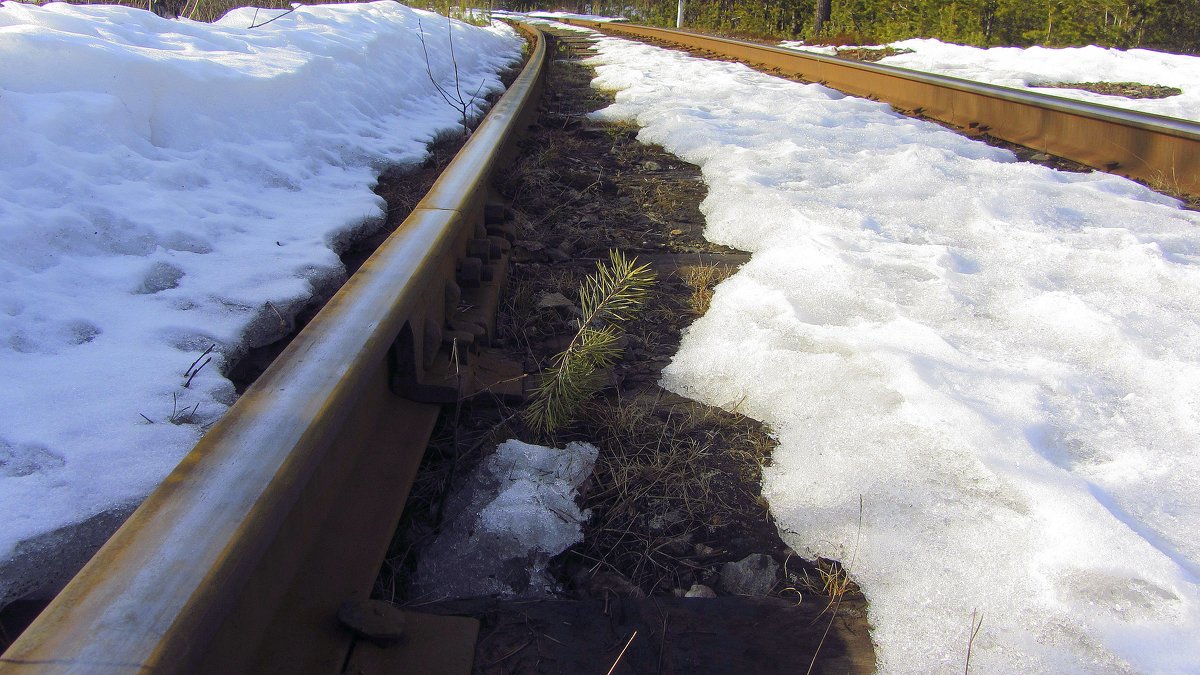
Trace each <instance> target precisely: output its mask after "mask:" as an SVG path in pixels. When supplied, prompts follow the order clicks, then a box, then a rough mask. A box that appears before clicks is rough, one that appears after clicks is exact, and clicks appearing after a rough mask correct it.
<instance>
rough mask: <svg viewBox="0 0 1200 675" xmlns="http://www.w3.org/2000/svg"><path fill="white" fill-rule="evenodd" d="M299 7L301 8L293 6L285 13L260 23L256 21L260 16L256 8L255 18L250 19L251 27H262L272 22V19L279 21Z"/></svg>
mask: <svg viewBox="0 0 1200 675" xmlns="http://www.w3.org/2000/svg"><path fill="white" fill-rule="evenodd" d="M297 9H300V7H299V6H297V7H293V8H291V9H289V10H288V11H286V12H284V13H283V14H280V15H279V16H277V17H275V18H273V19H267V20H266V21H264V22H262V23H259V24H256V23H254V20H255V19H257V18H258V10H257V9H255V10H254V19H251V20H250V27H251V28H261V27H263V26H265V25H267V24H269V23H271V22H272V21H278V20H279V19H282V18H283V17H285V16H287V15H288V14H291V13H292V12H294V11H296V10H297Z"/></svg>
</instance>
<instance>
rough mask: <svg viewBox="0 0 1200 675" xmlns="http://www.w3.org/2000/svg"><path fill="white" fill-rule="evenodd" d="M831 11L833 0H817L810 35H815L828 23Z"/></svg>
mask: <svg viewBox="0 0 1200 675" xmlns="http://www.w3.org/2000/svg"><path fill="white" fill-rule="evenodd" d="M832 11H833V0H817V11H816V14H815V15H814V16H813V29H812V36H813V37H817V36H819V35H820V34H821V31H823V30H825V24H827V23H829V15H830V13H831V12H832Z"/></svg>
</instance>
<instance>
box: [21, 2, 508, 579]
mask: <svg viewBox="0 0 1200 675" xmlns="http://www.w3.org/2000/svg"><path fill="white" fill-rule="evenodd" d="M279 14H281V12H280V11H278V10H261V11H260V10H253V9H239V10H236V11H233V12H231V13H230V14H229V15H227V16H225V17H224V18H223V19H221V20H220V21H218V22H216V23H215V24H211V25H210V24H203V23H196V22H192V21H187V20H178V21H169V20H165V19H162V18H159V17H158V16H156V15H154V14H152V13H150V12H147V11H142V10H137V9H131V8H127V7H119V6H101V5H91V6H70V5H65V4H57V3H55V4H49V5H45V6H42V7H37V6H32V5H24V4H17V3H14V2H4V3H2V4H0V128H3V130H4V146H5V147H4V150H3V152H2V153H0V382H2V383H3V384H2V385H0V513H3V514H4V517H3V518H2V519H0V561H3V560H5V559H6V558H8V557H9V555H10V554H11V553H12V552H13V550H14V546H15V545H16V544H17V543H18V542H20V541H22V540H25V539H28V538H30V537H34V536H36V535H39V534H42V533H45V532H48V531H50V530H53V529H55V528H58V527H60V526H64V525H69V524H72V523H76V522H79V521H82V520H83V519H85V518H87V517H89V516H91V515H93V514H96V513H98V512H101V511H104V510H107V509H110V508H112V507H113V506H114V505H116V504H122V503H127V502H131V501H137V500H140V499H141V498H142V497H143V496H145V495H146V494H147V492H148V491H149V490H150V489H152V488H153V487H154V486H155V484H157V483H158V481H159V480H160V479H161V478H162V477H163V476H164V475H165V474H166V473H167V472H168V471H169V470H170V469H171V468H172V467H173V466H174V465H175V464H176V462H178V460H179V459H180V457H182V456H183V454H184V453H185V452H187V450H188V449H190V448H191V447H192V445H193V444H194V443H195V442H196V440H197V438H198V437H199V436H200V434H201V432H202V430H203V429H204V428H205V427H207V426H208V425H210V424H212V423H213V422H214V421H215V420H216V419H217V418H218V417H220V415H221V414H222V413H223V412H224V411H225V410H226V408H227V407H228V406H229V405H230V404H231V403H233V401H234V398H235V395H234V390H233V386H232V385H231V384H230V382H229V381H228V380H227V379H225V377H223V376H222V374H221V373H222V369H223V367H225V366H226V364H228V363H229V361H230V359H231V358H235V357H236V356H237V355H239V354H240V353H242V352H243V351H244V350H245V349H247V348H249V347H253V346H256V345H260V344H264V343H267V342H270V341H272V340H274V339H275V338H276V337H278V336H280V335H281V334H282V333H284V332H286V331H287V330H288V328H289V326H290V324H291V322H292V320H293V316H294V314H295V313H296V312H297V311H298V309H299V308H300V307H301V306H303V305H304V303H305V302H306V301H308V299H309V298H310V297H311V296H313V295H314V294H318V295H325V294H328V293H329V292H331V291H332V290H333V289H334V288H335V287H336V286H337V284H339V283H340V281H341V280H342V278H343V277H344V274H345V272H344V270H343V268H342V265H341V263H340V262H339V260H338V256H337V252H338V250H339V249H341V248H343V247H344V246H345V245H346V243H347V242H348V241H349V240H350V239H352V238H353V237H354V236H356V235H357V234H358V233H359V232H360V231H362V230H363V229H365V228H369V227H374V226H377V225H378V224H379V223H380V222H382V219H383V216H384V213H383V207H384V205H383V203H382V202H381V200H380V199H379V198H378V197H376V196H375V195H374V194H373V193H372V192H371V187H372V185H373V184H374V181H375V178H376V176H377V174H378V172H379V170H380V169H381V167H383V166H384V165H387V164H390V163H398V162H416V161H419V160H420V159H421V158H422V157H423V155H424V152H425V145H426V143H427V142H428V141H430V140H431V139H432V138H433V137H434V136H435V135H436V134H438V133H439V132H441V131H443V130H447V129H452V128H453V127H455V125H456V124H457V122H458V120H457V117H456V116H457V113H456V111H455V110H453V109H452V108H450V107H449V106H448V105H446V103H444V102H443V101H442V100H441V98H440V97H439V96H438V94H437V93H436V92H435V90H434V88H433V85H432V84H431V83H430V81H429V78H428V76H427V74H426V70H425V60H424V57H423V56H422V53H421V44H420V42H419V40H418V35H417V23H418V20H420V21H421V22H422V23H423V25H424V28H425V30H426V31H427V36H426V42H427V43H428V44H429V49H430V53H431V55H432V61H433V68H434V73H435V75H436V76H437V77H438V78H440V80H441V81H442V82H444V83H449V82H452V77H453V75H452V64H451V62H450V60H449V58H448V53H447V23H446V20H445V19H441V18H439V17H437V16H436V15H433V14H430V13H426V12H420V11H416V10H411V9H408V8H406V7H404V6H402V5H400V4H398V3H394V2H377V3H371V4H358V5H322V6H312V7H301V8H300V9H298V10H297V11H295V12H292V13H290V14H287V15H286V16H283V17H282V18H279V19H278V20H277V21H274V22H272V23H269V24H267V25H263V26H261V27H257V28H254V29H250V28H248V27H249V26H250V25H251V21H252V20H257V21H258V22H259V23H262V22H263V21H265V20H266V19H268V18H270V17H274V16H277V15H279ZM451 31H452V32H453V34H454V41H455V48H456V53H457V57H458V67H459V70H460V72H461V73H462V78H463V81H464V82H465V83H466V85H468V86H469V88H470V89H471V90H472V91H473V90H474V89H475V88H476V87H478V86H479V85H480V84H481V83H482V84H483V93H484V94H486V93H488V92H490V91H494V90H496V89H498V88H499V87H500V83H499V81H498V79H497V77H496V75H495V73H496V72H497V70H499V69H500V68H502V67H504V66H506V65H508V64H509V63H511V62H512V61H513V60H514V59H516V58H518V56H519V54H520V49H521V43H520V41H519V39H518V38H517V37H516V36H515V35H514V34H513V33H512V31H511V30H509V29H507V28H503V27H494V28H484V29H481V28H475V27H472V26H468V25H464V24H459V23H455V24H453V26H452V27H451ZM210 345H216V349H215V352H214V354H213V355H212V356H213V360H212V362H211V363H209V364H208V365H207V367H205V368H203V369H202V370H201V371H200V373H199V375H197V376H196V377H195V378H194V379H192V380H191V382H190V386H185V383H186V381H187V378H186V377H185V375H184V373H185V371H186V370H187V369H188V366H189V364H191V363H192V362H193V360H194V359H196V357H197V356H199V355H200V354H201V353H202V352H203V351H204V350H205V349H206V348H207V347H209V346H210ZM201 363H203V362H201ZM173 422H174V423H173ZM2 591H3V589H2V588H0V602H2V601H3V600H4V597H3V596H4V593H3V592H2Z"/></svg>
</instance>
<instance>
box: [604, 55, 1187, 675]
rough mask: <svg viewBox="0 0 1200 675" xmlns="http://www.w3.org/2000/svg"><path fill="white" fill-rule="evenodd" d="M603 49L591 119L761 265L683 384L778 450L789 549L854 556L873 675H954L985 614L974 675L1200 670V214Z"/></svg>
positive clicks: (712, 233) (680, 62)
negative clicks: (633, 137) (770, 435)
mask: <svg viewBox="0 0 1200 675" xmlns="http://www.w3.org/2000/svg"><path fill="white" fill-rule="evenodd" d="M599 52H600V55H599V56H598V57H596V58H595V59H593V60H592V63H593V64H594V65H596V66H597V68H598V71H599V76H598V79H597V80H596V82H595V85H596V86H598V87H603V88H606V89H614V90H617V91H618V93H617V96H616V103H615V104H614V105H612V106H611V107H609V108H607V109H605V110H603V111H601V112H600V113H598V114H597V116H598V117H600V118H601V119H605V120H630V121H636V122H637V123H638V124H639V125H641V126H642V127H643V128H642V130H641V132H640V135H639V138H640V139H641V140H643V141H645V142H652V143H659V144H662V145H663V146H664V147H665V148H666V149H667V150H668V151H670V152H673V153H675V154H677V155H679V156H680V157H682V158H683V159H685V160H687V161H690V162H694V163H696V164H698V165H700V166H701V168H702V171H703V175H704V178H705V181H706V182H707V184H708V186H709V196H708V198H707V199H706V200H705V202H704V203H703V205H702V207H701V209H702V211H703V212H704V213H705V215H706V218H707V230H706V235H707V236H708V237H709V238H710V239H711V240H713V241H715V242H717V243H721V244H726V245H730V246H734V247H737V248H740V249H743V250H747V251H751V252H752V253H753V257H752V259H751V261H750V262H749V263H747V264H746V265H745V266H744V267H742V268H741V270H739V271H738V272H737V273H736V274H735V275H734V276H733V277H731V278H730V279H728V280H727V281H725V282H723V283H722V284H721V285H720V286H718V288H717V289H716V292H715V295H714V298H713V301H712V307H711V309H710V310H709V312H708V313H707V314H706V315H705V316H704V317H702V318H701V319H699V320H698V321H696V323H695V324H693V325H692V326H691V327H690V328H689V329H688V331H687V332H686V334H685V336H684V339H683V343H682V345H681V347H680V350H679V353H678V354H677V355H676V356H675V358H674V360H673V362H672V363H671V364H670V365H669V366H668V368H667V369H666V370H665V371H664V376H663V382H662V383H663V385H664V386H665V387H667V388H669V389H672V390H674V391H676V392H679V393H683V394H686V395H689V396H691V397H693V398H696V399H698V400H700V401H702V402H705V403H709V404H713V405H720V406H725V407H732V406H735V405H736V406H737V409H738V411H739V412H741V413H744V414H747V415H749V416H751V417H754V418H756V419H760V420H763V421H765V422H767V423H768V424H769V425H770V426H771V427H772V429H773V430H774V431H775V433H776V434H777V436H778V439H779V441H780V446H779V448H778V449H777V451H776V453H775V456H774V460H773V462H774V463H773V465H772V466H770V467H768V468H767V469H766V470H765V477H764V485H763V491H764V495H765V496H766V497H767V499H768V500H769V502H770V504H771V510H772V512H773V513H774V515H775V517H776V518H777V521H778V524H779V526H780V528H781V533H782V535H783V537H784V540H785V541H786V542H787V543H788V544H789V545H790V546H792V547H793V548H795V549H796V550H797V551H800V552H802V553H805V554H807V555H809V556H817V555H819V556H825V557H830V558H836V559H840V560H843V561H846V560H850V559H851V557H853V558H854V561H855V562H854V565H853V569H851V573H852V574H853V576H854V578H855V579H856V580H857V581H858V582H859V583H860V584H861V586H862V589H863V591H864V592H865V593H866V595H867V597H868V599H869V602H870V607H871V609H870V612H871V621H872V625H873V626H874V627H875V630H874V633H873V638H874V640H875V642H876V644H877V646H878V658H879V665H880V667H881V670H882V671H883V672H887V673H900V672H903V673H908V672H943V671H951V670H961V669H962V664H963V659H964V657H965V650H966V645H967V642H968V637H969V636H968V631H969V630H970V621H971V617H972V613H973V612H975V611H979V612H983V613H984V614H985V616H986V621H985V623H984V625H983V629H982V631H981V632H980V634H979V637H978V639H977V641H976V642H975V644H974V650H973V657H972V659H973V660H972V668H973V669H978V670H979V671H980V672H1081V671H1083V672H1124V671H1140V672H1189V671H1194V670H1195V669H1196V668H1197V667H1200V643H1197V642H1196V641H1195V640H1194V636H1195V635H1196V634H1198V633H1200V587H1198V585H1197V582H1198V577H1200V544H1198V543H1197V542H1200V494H1198V493H1197V491H1196V489H1195V485H1196V481H1197V480H1200V452H1198V451H1197V448H1198V447H1200V268H1198V267H1197V262H1198V260H1200V259H1198V258H1197V254H1200V215H1198V214H1196V213H1193V212H1188V211H1184V210H1181V209H1180V208H1179V205H1178V203H1177V202H1176V201H1175V200H1172V199H1170V198H1167V197H1163V196H1161V195H1158V194H1155V193H1153V192H1151V191H1150V190H1148V189H1146V188H1143V187H1141V186H1139V185H1137V184H1135V183H1132V182H1130V181H1127V180H1125V179H1122V178H1119V177H1115V176H1111V175H1106V174H1102V173H1089V174H1071V173H1063V172H1057V171H1054V170H1051V169H1048V168H1045V167H1042V166H1038V165H1034V164H1027V163H1021V162H1017V161H1016V159H1015V157H1014V156H1013V155H1012V154H1010V153H1009V152H1007V151H1004V150H1000V149H996V148H992V147H989V146H987V145H984V144H982V143H977V142H974V141H970V140H968V139H965V138H963V137H960V136H957V135H955V134H953V133H950V132H948V131H945V130H944V129H942V128H940V127H938V126H936V125H934V124H930V123H926V122H921V121H917V120H912V119H908V118H905V117H902V116H900V115H898V114H896V113H894V112H892V111H891V110H890V109H889V108H888V107H887V106H886V105H883V104H879V103H874V102H870V101H866V100H862V99H855V98H850V97H845V96H843V95H841V94H838V93H837V92H833V91H831V90H829V89H826V88H823V87H821V86H818V85H805V84H798V83H793V82H789V81H785V80H781V79H777V78H772V77H769V76H767V75H763V74H761V73H757V72H754V71H752V70H750V69H748V68H745V67H743V66H740V65H736V64H729V63H716V62H705V61H700V60H697V59H693V58H690V57H688V56H686V55H684V54H682V53H679V52H670V51H664V50H660V49H656V48H653V47H649V46H646V45H640V44H634V43H631V42H626V41H621V40H616V39H611V38H602V39H600V41H599ZM860 496H861V498H862V500H863V503H864V505H865V511H864V513H863V516H862V526H861V531H860V530H859V524H858V523H859V499H860ZM855 542H860V543H859V544H858V550H857V552H855V551H854V548H855Z"/></svg>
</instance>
